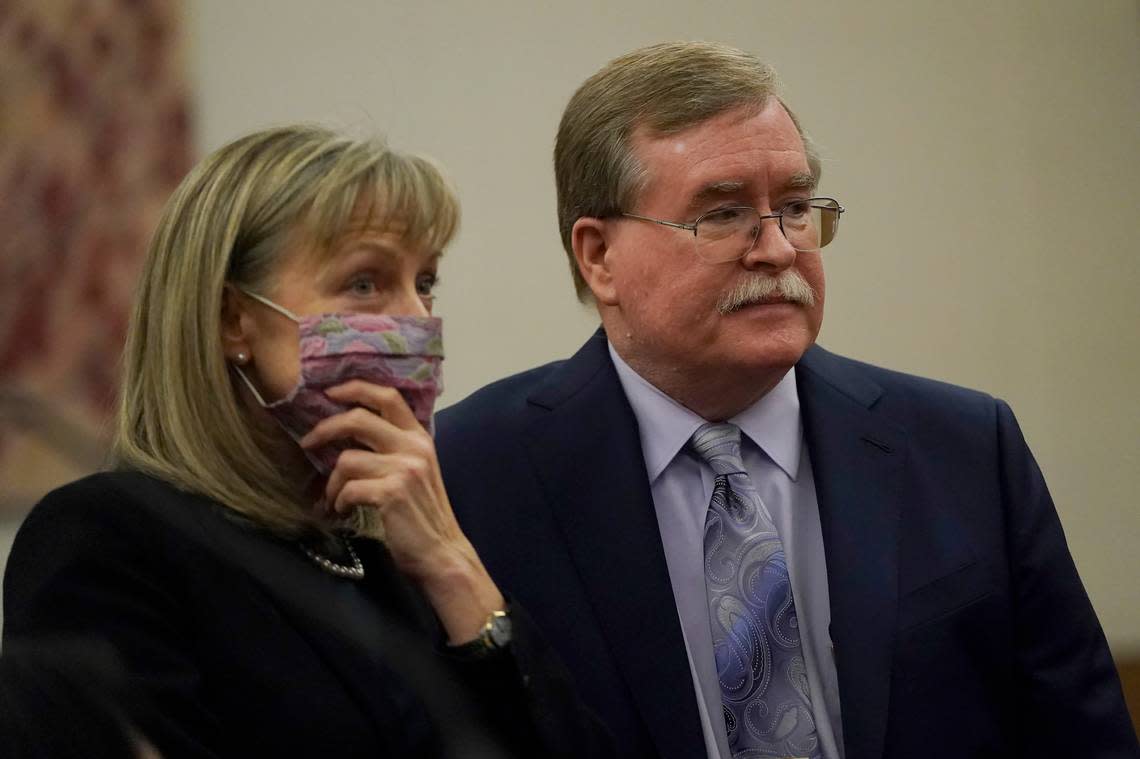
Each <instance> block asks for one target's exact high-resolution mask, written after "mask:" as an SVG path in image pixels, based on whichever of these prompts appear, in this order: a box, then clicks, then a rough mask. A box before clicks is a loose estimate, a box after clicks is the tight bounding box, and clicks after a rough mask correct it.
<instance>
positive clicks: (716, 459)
mask: <svg viewBox="0 0 1140 759" xmlns="http://www.w3.org/2000/svg"><path fill="white" fill-rule="evenodd" d="M689 447H690V448H691V449H692V450H693V452H694V453H696V454H697V455H698V456H700V457H701V459H703V460H704V461H705V462H707V463H708V465H709V466H711V467H712V470H713V471H714V472H716V473H717V474H735V473H737V472H743V471H744V462H743V461H742V460H741V458H740V428H739V427H737V426H736V425H735V424H729V423H728V422H708V423H706V424H702V425H701V426H700V427H698V428H697V431H696V432H694V433H693V436H692V437H691V438H689Z"/></svg>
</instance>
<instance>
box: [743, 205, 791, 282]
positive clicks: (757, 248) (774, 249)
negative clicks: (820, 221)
mask: <svg viewBox="0 0 1140 759" xmlns="http://www.w3.org/2000/svg"><path fill="white" fill-rule="evenodd" d="M795 261H796V249H795V248H793V247H792V244H791V243H790V242H788V238H787V237H785V236H784V232H783V230H782V229H781V228H780V220H779V219H778V218H766V219H761V220H760V233H759V234H758V235H756V242H754V243H753V244H752V248H751V249H749V251H748V252H747V253H745V254H744V258H742V259H740V262H741V263H742V264H743V265H744V267H745V268H746V269H764V270H767V271H772V272H779V271H783V270H784V269H787V268H788V267H789V266H791V265H792V264H793V263H795Z"/></svg>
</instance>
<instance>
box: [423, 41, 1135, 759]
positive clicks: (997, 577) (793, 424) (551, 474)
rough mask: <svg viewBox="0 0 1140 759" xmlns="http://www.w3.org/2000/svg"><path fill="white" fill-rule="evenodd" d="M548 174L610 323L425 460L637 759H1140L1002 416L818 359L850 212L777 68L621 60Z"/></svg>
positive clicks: (567, 236) (931, 388) (1057, 534)
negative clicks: (832, 259) (832, 274)
mask: <svg viewBox="0 0 1140 759" xmlns="http://www.w3.org/2000/svg"><path fill="white" fill-rule="evenodd" d="M555 171H556V175H557V183H558V207H559V223H560V229H561V233H562V240H563V245H564V247H565V248H566V251H567V253H568V255H569V256H570V261H571V269H572V272H573V274H574V278H575V283H576V285H577V289H578V293H579V296H580V297H582V298H583V299H584V300H585V299H589V300H592V301H593V302H594V303H595V304H596V307H597V309H598V313H599V315H600V317H601V322H602V329H600V330H599V331H598V332H597V333H596V334H595V335H594V336H593V337H592V338H591V339H590V340H589V341H587V343H586V344H585V345H584V346H583V347H582V348H581V349H580V350H579V351H578V353H577V354H575V355H574V356H573V357H572V358H570V359H569V360H567V361H564V362H559V363H555V364H550V365H547V366H543V367H539V368H537V369H534V370H532V371H529V372H525V373H523V374H520V375H516V376H514V377H510V378H507V379H505V380H502V381H500V382H498V383H495V384H493V385H491V386H489V387H487V388H485V389H483V390H481V391H479V392H478V393H476V394H474V395H473V396H471V397H470V398H469V399H467V400H465V401H463V402H462V403H459V404H457V405H456V406H453V407H452V408H450V409H448V410H447V411H446V412H444V413H443V414H442V415H441V416H440V419H439V428H438V429H439V433H438V448H439V453H440V460H441V463H442V466H443V468H444V474H445V480H446V482H447V485H448V489H449V492H450V495H451V498H452V502H453V506H454V508H455V511H456V513H457V514H458V516H459V519H460V521H461V523H462V524H463V528H464V530H465V532H467V534H468V535H469V537H470V538H471V540H472V542H473V543H474V544H475V545H476V546H477V548H478V550H479V554H480V556H482V557H483V558H484V561H485V562H486V564H487V566H488V568H489V570H490V571H491V573H492V575H493V576H494V577H495V578H496V580H497V581H498V582H499V583H500V584H501V585H502V586H503V587H504V588H506V589H508V590H509V592H510V593H511V594H513V595H514V596H515V597H517V598H518V599H519V600H520V601H521V602H522V603H523V604H524V605H525V606H526V607H527V608H528V609H529V610H530V611H531V613H532V614H533V615H534V616H535V617H536V619H537V621H538V622H539V625H540V627H541V628H542V629H543V630H544V631H545V633H546V635H547V636H549V638H550V639H551V640H552V642H553V644H554V646H555V647H556V648H557V649H558V650H559V652H560V653H561V655H562V656H563V657H564V659H565V661H566V662H567V663H568V664H569V665H570V667H571V669H572V671H573V672H574V674H575V677H576V679H577V681H578V683H579V686H580V689H581V691H582V694H583V697H584V698H585V700H586V701H587V702H588V703H589V704H591V705H592V707H593V708H594V709H595V710H596V711H597V712H598V713H599V714H600V715H601V716H602V718H603V719H604V720H605V721H606V722H607V723H608V724H609V726H610V727H611V729H612V730H613V731H614V733H615V735H616V736H617V738H618V741H619V743H620V744H621V747H622V750H623V752H624V755H628V756H631V757H655V756H660V757H675V758H676V759H689V758H691V757H695V756H702V755H705V754H707V755H708V756H719V757H726V758H727V757H730V756H731V757H741V756H748V757H776V756H810V757H813V758H814V757H827V758H828V759H834V758H836V757H844V758H845V759H871V758H872V757H883V756H887V757H928V758H929V757H956V758H960V757H982V756H1003V757H1004V756H1026V757H1029V756H1034V757H1037V756H1098V757H1110V756H1111V757H1125V756H1129V757H1135V756H1138V755H1140V748H1138V746H1137V742H1136V737H1135V734H1134V732H1133V731H1132V728H1131V725H1130V723H1129V719H1128V715H1127V713H1126V711H1125V707H1124V703H1123V697H1122V695H1121V690H1120V685H1119V681H1118V679H1117V676H1116V673H1115V670H1114V667H1113V664H1112V660H1111V657H1110V655H1109V652H1108V649H1107V646H1106V644H1105V640H1104V636H1103V633H1102V632H1101V629H1100V626H1099V624H1098V622H1097V620H1096V617H1095V615H1094V613H1093V610H1092V608H1091V606H1090V604H1089V601H1088V598H1087V596H1086V594H1085V592H1084V589H1083V588H1082V586H1081V583H1080V580H1079V578H1078V576H1077V573H1076V570H1075V568H1074V566H1073V562H1072V559H1071V557H1070V556H1069V552H1068V549H1067V547H1066V545H1065V540H1064V536H1063V534H1062V531H1061V526H1060V523H1059V521H1058V518H1057V515H1056V512H1055V510H1054V507H1053V504H1052V502H1051V501H1050V498H1049V495H1048V492H1047V490H1046V488H1045V484H1044V481H1043V480H1042V477H1041V473H1040V471H1039V470H1038V468H1037V466H1036V464H1035V463H1034V461H1033V459H1032V456H1031V455H1030V453H1029V451H1028V449H1027V447H1026V444H1025V442H1024V440H1023V439H1022V436H1021V432H1020V430H1019V429H1018V426H1017V423H1016V421H1015V420H1014V417H1013V414H1012V413H1011V412H1010V410H1009V408H1008V407H1007V406H1006V405H1005V404H1004V403H1002V402H1001V401H998V400H995V399H993V398H991V397H989V396H986V395H984V394H981V393H976V392H972V391H968V390H964V389H960V388H956V387H952V386H949V385H944V384H941V383H936V382H932V381H929V380H923V379H919V378H916V377H908V376H905V375H901V374H897V373H894V372H889V371H886V370H883V369H878V368H875V367H872V366H868V365H865V364H861V363H858V362H855V361H851V360H849V359H845V358H841V357H839V356H836V355H833V354H831V353H828V352H827V351H825V350H823V349H822V348H819V347H816V346H814V341H815V338H816V335H817V333H818V331H819V327H820V322H821V319H822V313H823V299H824V278H823V269H822V262H821V255H822V254H821V249H822V248H823V247H825V246H826V245H827V244H828V243H829V242H830V241H831V240H832V238H833V237H834V236H835V234H836V231H837V228H838V224H839V219H840V216H841V214H842V208H841V207H840V205H839V203H838V202H837V201H835V200H834V199H831V198H824V197H820V196H818V194H817V192H816V188H817V186H818V181H819V176H820V171H819V161H818V157H817V156H816V155H815V153H814V150H813V148H812V146H811V144H810V142H809V141H808V140H806V138H805V137H804V135H803V132H802V130H801V129H800V127H799V123H798V121H797V120H796V118H795V117H794V115H793V114H792V113H791V111H790V110H789V109H788V108H787V107H786V106H785V104H784V103H783V102H782V100H781V99H780V98H779V96H778V94H777V92H776V85H775V75H774V73H773V72H772V71H771V70H770V69H769V68H768V67H766V66H765V65H764V64H763V63H761V62H760V61H758V60H756V59H755V58H753V57H752V56H750V55H747V54H745V53H742V52H740V51H738V50H734V49H731V48H727V47H723V46H719V45H712V44H706V43H678V44H664V45H656V46H652V47H649V48H644V49H641V50H637V51H634V52H633V53H630V54H628V55H626V56H623V57H622V58H619V59H617V60H615V61H613V62H611V63H610V64H608V65H607V66H606V67H604V68H603V69H602V70H601V71H599V72H598V73H597V74H595V75H594V76H593V77H591V78H590V79H589V80H587V81H586V83H585V84H583V86H582V87H581V88H580V89H579V90H578V92H577V93H576V94H575V95H574V97H573V98H572V99H571V101H570V103H569V105H568V106H567V108H566V112H565V114H564V115H563V119H562V123H561V126H560V128H559V134H558V140H557V144H556V147H555Z"/></svg>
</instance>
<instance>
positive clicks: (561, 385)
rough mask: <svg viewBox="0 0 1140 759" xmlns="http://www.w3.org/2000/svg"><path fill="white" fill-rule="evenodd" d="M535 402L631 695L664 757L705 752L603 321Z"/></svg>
mask: <svg viewBox="0 0 1140 759" xmlns="http://www.w3.org/2000/svg"><path fill="white" fill-rule="evenodd" d="M530 402H531V404H532V405H534V406H538V407H539V408H542V409H545V410H546V413H544V414H542V415H541V416H540V417H539V418H538V419H537V420H535V421H534V422H533V423H532V424H531V425H530V427H529V429H528V435H529V438H530V439H529V442H530V444H531V445H530V451H531V457H532V460H533V463H534V466H535V469H536V471H537V473H538V475H539V479H540V481H541V482H542V485H543V488H544V491H545V493H546V495H547V498H548V500H549V501H550V503H551V506H552V509H553V511H554V513H555V516H556V518H557V520H558V522H559V525H560V527H561V529H562V531H563V534H564V535H565V537H566V541H567V544H568V545H569V549H570V554H571V556H572V558H573V560H574V562H575V565H576V567H577V569H578V573H579V576H580V577H581V579H582V584H583V585H584V586H585V591H586V594H587V596H588V597H589V599H590V601H591V603H592V605H593V608H594V612H595V614H596V615H597V618H598V620H599V621H600V624H601V628H602V631H603V633H604V635H605V637H606V639H607V641H608V642H609V646H610V650H611V652H612V654H613V658H614V660H615V661H616V662H617V665H618V668H619V669H620V671H621V673H622V675H623V676H624V678H625V681H626V682H627V683H628V685H629V690H630V692H631V693H632V694H633V700H634V702H635V704H636V705H637V708H638V710H639V712H640V714H641V716H642V719H643V720H644V721H645V724H646V725H647V727H648V729H649V732H650V734H651V735H652V736H653V739H654V741H655V743H656V746H657V750H658V752H659V753H660V755H661V756H662V757H675V758H676V759H682V758H683V759H688V758H689V757H693V756H701V755H703V754H704V751H705V748H704V738H703V734H702V731H701V727H700V719H699V717H698V714H697V709H696V695H695V693H694V690H693V680H692V674H691V673H690V671H689V665H688V659H687V657H686V655H685V644H684V639H683V638H682V634H681V626H680V622H679V620H678V619H677V613H676V602H675V601H674V598H673V592H672V585H671V584H670V581H669V573H668V568H667V565H666V562H665V553H664V550H663V549H662V547H661V539H660V531H659V528H658V525H657V516H656V512H655V511H654V508H653V502H652V498H651V496H650V492H649V477H648V475H647V474H646V470H645V461H644V458H643V456H642V451H641V441H640V438H639V436H638V428H637V421H636V419H635V418H634V415H633V411H632V409H631V408H630V406H629V402H628V401H627V400H626V397H625V394H624V393H623V392H622V389H621V385H620V382H619V381H618V378H617V373H616V371H615V370H614V367H613V363H612V361H611V360H610V357H609V354H608V350H607V347H606V339H605V335H604V334H602V333H601V332H600V331H599V332H598V333H597V334H595V335H594V336H593V337H592V338H591V339H590V341H589V342H587V343H586V345H585V346H583V348H582V349H581V350H580V351H579V352H578V353H577V354H576V355H575V356H574V357H573V358H571V359H570V360H569V361H567V362H566V364H564V365H563V366H562V367H561V368H560V369H559V371H558V372H557V373H556V375H555V376H554V377H552V378H551V380H550V381H549V382H548V383H547V384H546V385H545V386H544V387H543V388H541V389H540V390H539V391H538V392H536V393H535V394H534V395H533V396H532V398H531V399H530Z"/></svg>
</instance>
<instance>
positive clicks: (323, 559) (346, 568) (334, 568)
mask: <svg viewBox="0 0 1140 759" xmlns="http://www.w3.org/2000/svg"><path fill="white" fill-rule="evenodd" d="M341 541H342V542H343V543H344V547H345V548H347V549H348V555H349V557H351V558H352V565H351V566H350V565H348V564H340V563H338V562H335V561H333V560H332V559H330V558H329V557H327V556H325V555H323V554H320V553H317V551H315V550H314V549H312V548H310V547H309V546H308V545H306V544H305V543H298V545H300V546H301V550H302V551H304V552H305V555H306V556H308V557H309V558H310V559H312V561H313V563H314V564H316V565H317V566H318V567H320V568H321V569H323V570H324V571H326V572H328V573H329V574H331V575H336V576H337V577H343V578H345V579H348V580H363V579H364V563H363V562H362V561H361V560H360V557H359V556H357V555H356V550H355V549H354V548H353V547H352V543H351V542H350V541H349V540H348V538H341Z"/></svg>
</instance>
